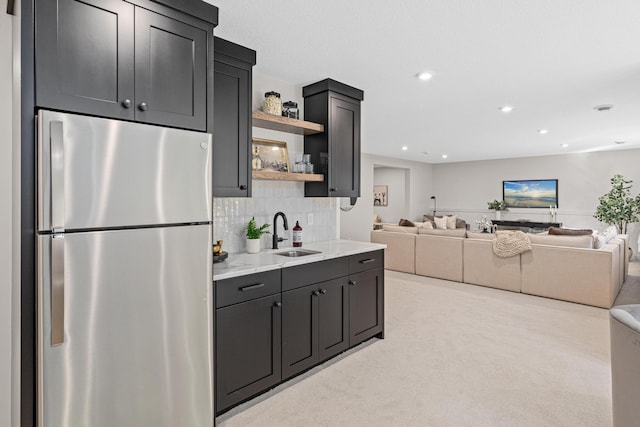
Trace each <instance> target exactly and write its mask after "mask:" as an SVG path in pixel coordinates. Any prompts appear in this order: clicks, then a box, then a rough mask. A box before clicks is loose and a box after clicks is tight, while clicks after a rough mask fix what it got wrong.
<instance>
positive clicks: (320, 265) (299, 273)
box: [282, 257, 349, 292]
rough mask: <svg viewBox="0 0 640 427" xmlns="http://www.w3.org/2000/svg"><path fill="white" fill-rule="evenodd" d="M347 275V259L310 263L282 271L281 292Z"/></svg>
mask: <svg viewBox="0 0 640 427" xmlns="http://www.w3.org/2000/svg"><path fill="white" fill-rule="evenodd" d="M348 274H349V259H348V258H347V257H342V258H334V259H328V260H325V261H319V262H312V263H310V264H303V265H296V266H295V267H287V268H284V269H282V291H283V292H284V291H288V290H291V289H296V288H300V287H302V286H306V285H311V284H313V283H319V282H324V281H327V280H331V279H336V278H338V277H343V276H347V275H348Z"/></svg>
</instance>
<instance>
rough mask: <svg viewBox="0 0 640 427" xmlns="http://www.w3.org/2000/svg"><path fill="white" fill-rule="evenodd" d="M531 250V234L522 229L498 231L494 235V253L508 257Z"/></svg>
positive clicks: (501, 256)
mask: <svg viewBox="0 0 640 427" xmlns="http://www.w3.org/2000/svg"><path fill="white" fill-rule="evenodd" d="M530 250H531V241H530V240H529V236H527V235H526V234H525V233H523V232H522V231H520V230H500V231H496V233H495V236H494V237H493V253H494V254H496V256H498V257H500V258H508V257H512V256H515V255H518V254H521V253H522V252H526V251H530Z"/></svg>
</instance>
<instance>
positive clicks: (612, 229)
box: [602, 225, 618, 243]
mask: <svg viewBox="0 0 640 427" xmlns="http://www.w3.org/2000/svg"><path fill="white" fill-rule="evenodd" d="M602 235H603V236H604V238H605V239H606V240H607V243H609V240H611V239H613V238H614V237H616V236H617V235H618V229H617V228H616V226H615V225H610V226H609V227H607V228H605V229H604V231H603V232H602Z"/></svg>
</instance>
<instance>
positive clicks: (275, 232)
mask: <svg viewBox="0 0 640 427" xmlns="http://www.w3.org/2000/svg"><path fill="white" fill-rule="evenodd" d="M279 216H281V217H282V221H283V222H284V224H283V225H284V229H285V230H288V229H289V222H288V221H287V216H286V215H285V214H284V213H282V212H278V213H276V214H275V215H274V216H273V249H278V242H282V241H284V240H287V239H285V238H284V237H278V228H277V227H276V225H277V224H276V220H277V219H278V217H279Z"/></svg>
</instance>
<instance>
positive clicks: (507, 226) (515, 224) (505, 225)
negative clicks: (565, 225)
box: [491, 219, 562, 232]
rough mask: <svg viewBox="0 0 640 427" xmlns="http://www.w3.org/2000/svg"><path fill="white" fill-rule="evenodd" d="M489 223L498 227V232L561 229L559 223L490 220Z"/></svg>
mask: <svg viewBox="0 0 640 427" xmlns="http://www.w3.org/2000/svg"><path fill="white" fill-rule="evenodd" d="M491 223H493V224H494V225H496V226H497V227H498V230H522V231H525V232H526V231H537V230H540V231H543V230H547V229H548V228H549V227H562V223H561V222H538V221H524V220H522V221H502V220H498V219H492V220H491Z"/></svg>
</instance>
